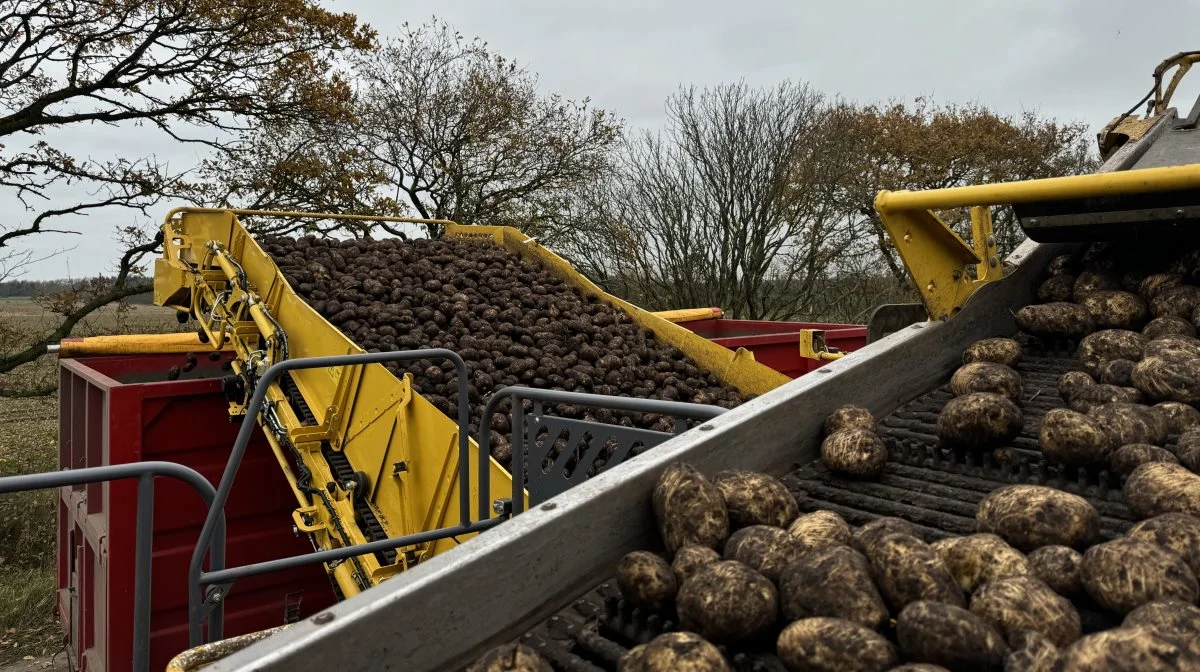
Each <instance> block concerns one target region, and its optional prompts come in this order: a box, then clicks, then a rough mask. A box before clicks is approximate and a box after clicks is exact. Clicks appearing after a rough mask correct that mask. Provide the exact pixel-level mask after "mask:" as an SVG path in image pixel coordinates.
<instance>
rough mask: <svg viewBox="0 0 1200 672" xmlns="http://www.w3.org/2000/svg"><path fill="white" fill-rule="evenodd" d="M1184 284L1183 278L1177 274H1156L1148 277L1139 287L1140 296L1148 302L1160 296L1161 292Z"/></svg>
mask: <svg viewBox="0 0 1200 672" xmlns="http://www.w3.org/2000/svg"><path fill="white" fill-rule="evenodd" d="M1182 284H1183V278H1182V277H1181V276H1180V275H1179V274H1177V273H1154V274H1151V275H1147V276H1146V277H1145V278H1143V279H1142V282H1141V283H1140V284H1139V285H1138V294H1140V295H1141V296H1142V298H1143V299H1146V300H1147V301H1149V300H1151V299H1153V298H1154V297H1156V296H1158V294H1159V292H1162V291H1163V290H1166V289H1171V288H1172V287H1178V286H1180V285H1182Z"/></svg>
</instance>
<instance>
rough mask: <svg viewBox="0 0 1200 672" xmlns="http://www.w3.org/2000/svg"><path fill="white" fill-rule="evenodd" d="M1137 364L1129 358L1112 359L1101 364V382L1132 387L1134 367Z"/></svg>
mask: <svg viewBox="0 0 1200 672" xmlns="http://www.w3.org/2000/svg"><path fill="white" fill-rule="evenodd" d="M1135 364H1137V362H1134V361H1132V360H1128V359H1110V360H1107V361H1105V362H1104V363H1102V364H1101V365H1100V382H1101V383H1104V384H1105V385H1116V386H1118V387H1131V386H1132V385H1133V367H1134V365H1135Z"/></svg>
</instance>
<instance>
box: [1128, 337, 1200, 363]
mask: <svg viewBox="0 0 1200 672" xmlns="http://www.w3.org/2000/svg"><path fill="white" fill-rule="evenodd" d="M1142 355H1143V356H1144V357H1164V358H1167V357H1177V356H1178V357H1189V358H1192V359H1195V358H1200V339H1198V338H1193V337H1191V336H1181V335H1179V334H1168V335H1166V336H1159V337H1158V338H1156V339H1154V340H1152V341H1147V343H1146V347H1145V348H1144V349H1143V351H1142Z"/></svg>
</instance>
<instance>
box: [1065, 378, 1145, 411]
mask: <svg viewBox="0 0 1200 672" xmlns="http://www.w3.org/2000/svg"><path fill="white" fill-rule="evenodd" d="M1141 400H1142V393H1141V392H1139V391H1138V390H1137V389H1136V388H1133V387H1118V386H1116V385H1105V384H1104V383H1096V384H1095V385H1089V386H1087V387H1084V388H1081V389H1079V390H1078V391H1077V392H1075V394H1074V395H1073V396H1072V397H1071V399H1070V401H1068V402H1067V407H1068V408H1070V409H1071V410H1072V411H1075V412H1076V413H1089V412H1091V411H1092V410H1094V409H1095V408H1097V407H1099V406H1103V405H1105V404H1113V403H1117V402H1124V403H1129V404H1136V403H1139V402H1140V401H1141Z"/></svg>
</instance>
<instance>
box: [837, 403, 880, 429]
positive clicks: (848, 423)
mask: <svg viewBox="0 0 1200 672" xmlns="http://www.w3.org/2000/svg"><path fill="white" fill-rule="evenodd" d="M876 428H877V427H876V424H875V416H873V415H871V412H870V411H868V410H867V409H865V408H863V407H862V406H855V405H854V404H846V405H845V406H842V407H840V408H838V409H837V410H836V411H834V412H833V413H830V414H829V417H827V418H825V436H829V435H831V434H834V433H836V432H840V431H842V430H843V429H862V430H866V431H868V432H874V431H875V430H876Z"/></svg>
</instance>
